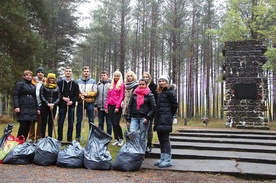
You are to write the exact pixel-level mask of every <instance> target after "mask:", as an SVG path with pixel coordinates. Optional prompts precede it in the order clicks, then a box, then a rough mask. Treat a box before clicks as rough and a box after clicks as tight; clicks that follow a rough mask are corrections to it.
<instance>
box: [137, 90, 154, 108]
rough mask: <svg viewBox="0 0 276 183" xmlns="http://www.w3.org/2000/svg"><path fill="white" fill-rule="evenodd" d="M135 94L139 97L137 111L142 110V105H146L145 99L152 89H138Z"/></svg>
mask: <svg viewBox="0 0 276 183" xmlns="http://www.w3.org/2000/svg"><path fill="white" fill-rule="evenodd" d="M134 93H135V94H136V95H137V99H136V102H137V110H140V107H141V105H143V104H144V98H145V96H146V95H148V94H149V93H150V89H149V87H146V88H140V87H137V88H136V89H135V90H134Z"/></svg>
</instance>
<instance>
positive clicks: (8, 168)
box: [0, 164, 276, 183]
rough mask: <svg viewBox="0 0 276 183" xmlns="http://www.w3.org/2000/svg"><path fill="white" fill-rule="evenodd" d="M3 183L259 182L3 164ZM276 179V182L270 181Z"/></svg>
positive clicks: (0, 175)
mask: <svg viewBox="0 0 276 183" xmlns="http://www.w3.org/2000/svg"><path fill="white" fill-rule="evenodd" d="M0 172H1V173H0V180H1V182H6V183H9V182H12V183H22V182H24V183H29V182H51V183H55V182H77V183H83V182H89V183H91V182H92V183H93V182H101V183H111V182H120V183H140V182H142V183H143V182H145V183H148V182H152V183H155V182H156V183H163V182H164V183H174V182H175V183H178V182H185V183H186V182H191V183H196V182H204V183H232V182H246V183H247V182H251V183H253V182H259V181H249V180H242V179H238V178H236V177H231V176H226V175H212V174H200V173H186V172H172V171H165V170H140V171H136V172H120V171H113V170H109V171H106V170H104V171H99V170H88V169H85V168H79V169H70V168H60V167H57V166H45V167H44V166H38V165H34V164H30V165H7V164H0ZM270 182H276V181H270Z"/></svg>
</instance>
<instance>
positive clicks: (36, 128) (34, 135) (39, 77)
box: [28, 67, 47, 142]
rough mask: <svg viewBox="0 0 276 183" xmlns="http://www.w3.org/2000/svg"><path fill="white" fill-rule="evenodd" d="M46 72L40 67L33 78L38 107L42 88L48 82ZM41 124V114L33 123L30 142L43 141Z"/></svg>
mask: <svg viewBox="0 0 276 183" xmlns="http://www.w3.org/2000/svg"><path fill="white" fill-rule="evenodd" d="M44 72H45V71H44V68H43V67H38V68H37V69H36V76H34V77H33V78H32V84H34V85H35V88H36V100H37V103H38V106H41V100H40V97H39V93H40V88H41V86H42V85H43V84H44V83H45V82H46V80H47V78H46V77H44ZM41 123H42V119H41V113H40V114H38V115H37V121H36V122H31V125H30V131H29V136H28V139H29V140H30V141H33V142H34V141H35V140H36V141H37V140H39V139H41ZM35 124H37V125H35Z"/></svg>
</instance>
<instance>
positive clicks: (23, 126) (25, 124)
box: [17, 121, 31, 139]
mask: <svg viewBox="0 0 276 183" xmlns="http://www.w3.org/2000/svg"><path fill="white" fill-rule="evenodd" d="M19 123H20V126H19V129H18V133H17V137H18V136H21V135H23V136H24V137H25V139H27V137H28V133H29V130H30V125H31V121H20V122H19Z"/></svg>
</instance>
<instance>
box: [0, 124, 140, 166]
mask: <svg viewBox="0 0 276 183" xmlns="http://www.w3.org/2000/svg"><path fill="white" fill-rule="evenodd" d="M12 128H13V125H12V124H9V125H8V126H7V127H6V128H5V130H4V134H3V136H2V137H1V138H0V163H3V164H30V163H34V164H37V165H41V166H48V165H57V166H59V167H63V168H87V169H92V170H111V169H114V170H119V171H136V170H139V169H140V167H141V165H142V162H143V161H144V156H145V151H144V150H143V148H142V141H141V139H140V134H139V133H137V132H126V131H125V133H124V135H125V138H126V143H125V144H124V145H123V146H122V147H121V149H120V150H119V152H118V154H117V157H116V159H115V161H114V164H113V163H112V157H111V154H110V152H109V150H108V144H109V143H110V141H111V140H112V137H111V136H110V135H109V134H107V133H106V132H104V131H103V130H101V129H100V128H98V127H97V126H95V125H94V124H91V128H90V133H89V137H88V140H87V143H86V146H85V148H84V147H82V146H81V145H80V143H79V142H77V141H72V143H71V144H69V145H67V147H66V148H64V149H61V142H60V141H58V140H56V139H55V138H52V137H45V138H42V139H41V140H39V141H38V142H37V143H31V142H25V139H24V137H18V138H15V137H13V136H12V135H11V132H12Z"/></svg>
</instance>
